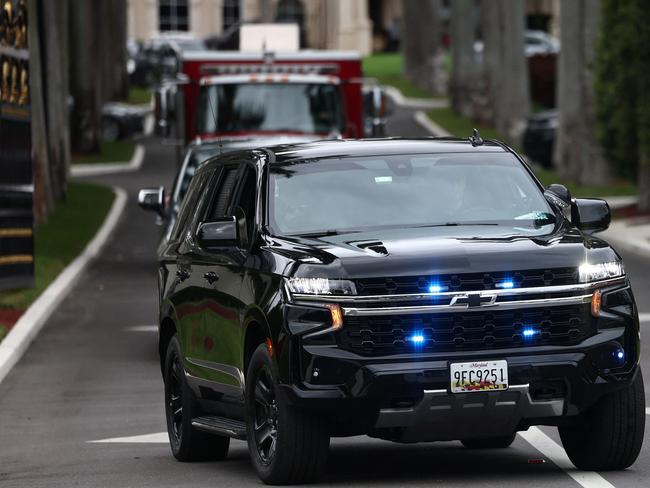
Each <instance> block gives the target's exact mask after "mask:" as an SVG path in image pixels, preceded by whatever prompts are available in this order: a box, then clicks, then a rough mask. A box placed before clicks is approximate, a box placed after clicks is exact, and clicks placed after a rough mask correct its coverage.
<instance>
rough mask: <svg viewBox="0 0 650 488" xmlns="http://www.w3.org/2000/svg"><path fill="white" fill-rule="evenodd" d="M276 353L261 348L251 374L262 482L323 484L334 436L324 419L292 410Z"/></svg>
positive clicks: (249, 397)
mask: <svg viewBox="0 0 650 488" xmlns="http://www.w3.org/2000/svg"><path fill="white" fill-rule="evenodd" d="M277 386H278V385H277V380H276V376H275V374H274V371H273V364H272V361H271V353H270V351H269V348H268V346H267V345H266V344H261V345H260V346H259V347H258V348H257V349H256V350H255V352H254V353H253V356H252V358H251V362H250V364H249V366H248V372H247V374H246V430H247V435H248V450H249V452H250V456H251V461H252V463H253V466H254V468H255V471H256V472H257V474H258V476H259V477H260V479H261V480H262V481H263V482H265V483H268V484H273V485H284V484H294V483H306V482H310V481H315V480H317V479H318V478H319V477H320V476H321V475H322V474H323V473H324V471H325V467H326V464H327V451H328V448H329V434H328V431H327V427H326V425H325V424H324V422H323V421H322V419H320V418H319V417H317V416H315V415H313V414H311V413H309V412H305V411H303V410H300V409H297V408H293V407H291V406H289V405H286V403H285V401H284V400H283V398H282V397H280V396H279V395H278V388H277Z"/></svg>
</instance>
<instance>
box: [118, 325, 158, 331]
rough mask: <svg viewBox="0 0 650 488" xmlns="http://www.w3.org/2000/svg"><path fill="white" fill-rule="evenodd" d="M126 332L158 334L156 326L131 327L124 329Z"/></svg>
mask: <svg viewBox="0 0 650 488" xmlns="http://www.w3.org/2000/svg"><path fill="white" fill-rule="evenodd" d="M124 330H125V331H127V332H158V326H157V325H132V326H131V327H124Z"/></svg>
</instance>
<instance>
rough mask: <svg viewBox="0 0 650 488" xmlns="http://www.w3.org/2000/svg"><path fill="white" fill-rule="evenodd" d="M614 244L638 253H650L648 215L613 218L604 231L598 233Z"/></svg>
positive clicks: (649, 221)
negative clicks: (621, 218)
mask: <svg viewBox="0 0 650 488" xmlns="http://www.w3.org/2000/svg"><path fill="white" fill-rule="evenodd" d="M598 235H599V236H602V238H603V239H605V240H606V241H608V242H610V243H611V244H613V245H614V246H620V247H624V248H625V249H629V250H631V251H636V252H637V253H639V254H644V255H645V254H650V217H648V216H644V217H634V218H631V219H623V220H615V221H613V222H612V224H611V225H610V226H609V229H607V230H606V231H605V232H601V233H600V234H598Z"/></svg>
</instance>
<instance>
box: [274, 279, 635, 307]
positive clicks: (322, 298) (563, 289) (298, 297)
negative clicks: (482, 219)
mask: <svg viewBox="0 0 650 488" xmlns="http://www.w3.org/2000/svg"><path fill="white" fill-rule="evenodd" d="M625 282H626V278H625V276H620V277H617V278H610V279H608V280H603V281H594V282H592V283H579V284H575V285H559V286H538V287H532V288H511V289H494V290H472V291H447V292H440V293H408V294H401V295H309V294H305V293H293V294H292V293H290V292H289V290H288V289H286V291H287V294H288V295H289V297H290V298H291V299H292V301H293V302H335V303H340V304H358V303H373V302H406V301H418V300H430V299H432V298H449V299H450V300H451V302H454V301H455V300H458V299H459V298H465V297H467V295H471V294H479V295H482V296H489V297H491V296H496V302H495V303H494V304H491V305H482V307H476V308H485V307H488V306H494V305H499V306H500V305H506V304H508V303H512V302H499V301H498V298H499V297H502V296H525V295H538V294H553V293H576V292H585V291H593V290H595V289H597V288H603V287H606V286H613V285H618V284H624V283H625ZM568 298H574V297H568ZM552 300H557V298H554V299H552ZM518 303H519V302H518ZM435 306H436V307H444V308H447V309H449V308H450V307H451V306H450V305H435ZM430 307H431V306H430ZM456 307H458V305H454V306H453V308H456ZM403 308H407V307H403Z"/></svg>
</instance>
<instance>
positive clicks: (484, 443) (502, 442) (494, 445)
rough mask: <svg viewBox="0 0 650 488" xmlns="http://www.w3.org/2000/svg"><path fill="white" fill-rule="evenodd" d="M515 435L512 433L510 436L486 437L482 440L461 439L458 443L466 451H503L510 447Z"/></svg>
mask: <svg viewBox="0 0 650 488" xmlns="http://www.w3.org/2000/svg"><path fill="white" fill-rule="evenodd" d="M516 435H517V434H516V433H514V434H512V435H505V436H500V437H487V438H484V439H463V440H461V441H460V442H462V443H463V446H465V447H466V448H468V449H505V448H506V447H510V444H512V443H513V442H514V440H515V436H516Z"/></svg>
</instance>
